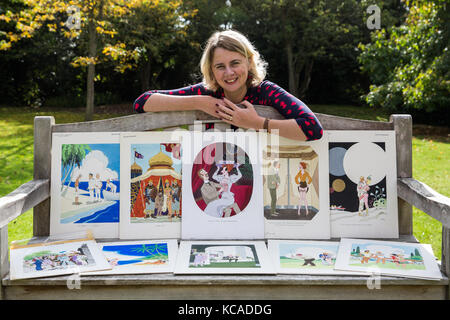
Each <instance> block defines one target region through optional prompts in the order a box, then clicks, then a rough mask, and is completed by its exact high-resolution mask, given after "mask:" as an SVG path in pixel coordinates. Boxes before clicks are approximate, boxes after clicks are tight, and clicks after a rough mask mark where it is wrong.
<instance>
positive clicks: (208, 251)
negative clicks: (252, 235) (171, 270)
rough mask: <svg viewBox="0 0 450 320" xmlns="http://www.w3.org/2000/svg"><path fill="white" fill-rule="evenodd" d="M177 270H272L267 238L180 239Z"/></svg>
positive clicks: (211, 272) (260, 272)
mask: <svg viewBox="0 0 450 320" xmlns="http://www.w3.org/2000/svg"><path fill="white" fill-rule="evenodd" d="M175 273H176V274H255V273H259V274H272V273H275V269H274V268H273V265H272V263H271V261H270V257H269V255H268V252H267V247H266V244H265V243H264V241H181V242H180V248H179V252H178V258H177V263H176V267H175Z"/></svg>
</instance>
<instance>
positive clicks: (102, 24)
mask: <svg viewBox="0 0 450 320" xmlns="http://www.w3.org/2000/svg"><path fill="white" fill-rule="evenodd" d="M136 2H139V1H136V0H135V1H125V0H99V1H93V0H71V1H51V0H22V3H23V7H21V8H20V9H19V10H17V11H15V12H13V11H12V10H6V12H5V13H2V14H0V20H2V21H4V22H5V23H7V24H12V25H13V27H12V28H11V27H10V28H9V30H14V31H2V32H1V33H0V36H2V39H1V40H0V50H8V49H10V48H11V47H12V45H13V44H14V43H15V42H18V41H19V40H21V39H27V38H31V37H33V35H34V34H35V33H36V31H37V30H39V29H41V28H43V27H45V28H47V29H48V30H49V31H50V32H59V33H61V34H63V35H64V36H65V37H66V38H69V39H71V40H73V42H74V46H75V47H81V48H82V51H83V52H84V55H80V56H77V57H75V58H74V59H73V61H72V63H71V64H72V66H74V67H87V79H86V120H92V118H93V113H94V80H95V65H96V64H97V63H99V62H100V59H99V51H100V52H101V50H99V45H100V46H101V40H102V39H101V38H102V37H110V38H114V35H115V34H116V33H117V31H116V30H115V29H114V26H113V25H112V24H111V23H110V22H109V20H110V19H112V18H113V17H118V16H121V15H124V14H125V13H127V12H128V11H129V8H130V7H131V6H132V5H135V4H136Z"/></svg>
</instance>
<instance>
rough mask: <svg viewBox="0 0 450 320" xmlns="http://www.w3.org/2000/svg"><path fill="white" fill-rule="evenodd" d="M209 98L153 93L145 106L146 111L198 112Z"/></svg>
mask: <svg viewBox="0 0 450 320" xmlns="http://www.w3.org/2000/svg"><path fill="white" fill-rule="evenodd" d="M205 98H208V97H207V96H173V95H168V94H161V93H153V94H152V95H151V96H150V97H149V98H148V99H147V101H146V102H145V104H144V111H146V112H158V111H188V110H198V109H200V108H201V105H202V104H204V102H205Z"/></svg>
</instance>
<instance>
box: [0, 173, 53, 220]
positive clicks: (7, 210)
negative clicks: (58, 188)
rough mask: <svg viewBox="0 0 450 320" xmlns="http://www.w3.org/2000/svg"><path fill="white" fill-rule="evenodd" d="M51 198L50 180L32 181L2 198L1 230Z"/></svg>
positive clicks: (0, 201) (0, 208)
mask: <svg viewBox="0 0 450 320" xmlns="http://www.w3.org/2000/svg"><path fill="white" fill-rule="evenodd" d="M48 197H50V183H49V180H48V179H41V180H32V181H29V182H27V183H24V184H23V185H21V186H20V187H18V188H17V189H16V190H14V191H13V192H11V193H9V194H7V195H6V196H4V197H2V198H0V228H2V227H4V226H5V225H7V224H8V223H9V222H11V221H12V220H14V219H15V218H17V217H18V216H20V215H21V214H22V213H24V212H26V211H28V210H29V209H31V208H33V207H34V206H36V205H38V204H39V203H41V202H42V201H44V200H45V199H47V198H48Z"/></svg>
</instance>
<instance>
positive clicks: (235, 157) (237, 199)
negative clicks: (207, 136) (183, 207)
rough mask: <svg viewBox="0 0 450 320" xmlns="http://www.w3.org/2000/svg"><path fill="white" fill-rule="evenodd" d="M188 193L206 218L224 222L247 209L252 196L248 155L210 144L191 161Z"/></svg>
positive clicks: (222, 145)
mask: <svg viewBox="0 0 450 320" xmlns="http://www.w3.org/2000/svg"><path fill="white" fill-rule="evenodd" d="M191 181H192V192H193V197H194V199H195V202H196V204H197V206H198V207H199V208H200V209H201V210H202V211H203V212H204V213H205V214H207V215H208V216H211V217H215V218H228V217H233V216H236V215H239V214H240V213H241V212H242V211H243V210H245V208H246V207H247V205H248V203H249V201H250V199H251V197H252V193H253V168H252V164H251V163H250V161H249V157H248V155H247V154H246V153H245V152H244V151H243V150H242V149H241V148H240V147H238V146H236V145H234V144H231V143H222V142H218V143H212V144H210V145H208V146H206V147H205V148H203V149H202V150H201V151H200V152H199V153H198V155H197V156H196V157H195V160H194V164H193V167H192V175H191Z"/></svg>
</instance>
